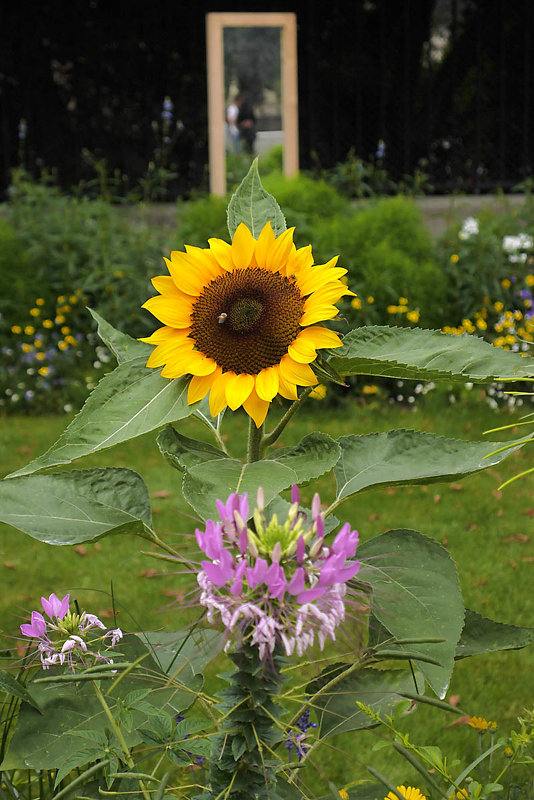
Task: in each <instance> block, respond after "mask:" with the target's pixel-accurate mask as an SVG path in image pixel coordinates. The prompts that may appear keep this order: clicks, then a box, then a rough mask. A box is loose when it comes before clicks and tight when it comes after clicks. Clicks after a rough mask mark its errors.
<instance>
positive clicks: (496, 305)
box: [493, 300, 504, 311]
mask: <svg viewBox="0 0 534 800" xmlns="http://www.w3.org/2000/svg"><path fill="white" fill-rule="evenodd" d="M493 308H494V309H495V311H502V310H503V308H504V304H503V303H501V301H500V300H497V302H496V303H494V304H493Z"/></svg>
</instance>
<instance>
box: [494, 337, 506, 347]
mask: <svg viewBox="0 0 534 800" xmlns="http://www.w3.org/2000/svg"><path fill="white" fill-rule="evenodd" d="M503 344H506V339H505V338H504V336H498V337H497V338H496V339H495V340H494V342H493V345H494V347H502V346H503Z"/></svg>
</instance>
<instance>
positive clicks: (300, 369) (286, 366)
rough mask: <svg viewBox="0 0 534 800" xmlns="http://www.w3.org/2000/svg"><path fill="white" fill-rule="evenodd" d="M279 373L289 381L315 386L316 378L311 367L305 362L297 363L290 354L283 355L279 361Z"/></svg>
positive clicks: (300, 384)
mask: <svg viewBox="0 0 534 800" xmlns="http://www.w3.org/2000/svg"><path fill="white" fill-rule="evenodd" d="M280 375H281V376H282V377H283V378H285V380H286V381H289V382H290V383H296V384H298V385H299V386H315V384H316V383H317V378H316V377H315V373H314V371H313V370H312V368H311V367H309V366H308V365H307V364H299V363H298V361H295V360H294V359H292V358H291V356H289V355H288V356H284V357H283V358H282V360H281V361H280Z"/></svg>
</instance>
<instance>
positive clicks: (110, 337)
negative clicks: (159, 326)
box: [87, 308, 154, 364]
mask: <svg viewBox="0 0 534 800" xmlns="http://www.w3.org/2000/svg"><path fill="white" fill-rule="evenodd" d="M87 310H88V311H89V313H90V314H91V316H92V317H93V319H94V321H95V322H96V323H97V329H96V332H97V333H98V335H99V336H100V338H101V339H102V341H103V342H104V344H105V345H107V346H108V347H109V349H110V350H111V352H112V353H113V355H114V356H115V358H116V359H117V362H118V363H119V364H122V363H123V362H124V361H131V360H132V358H136V357H137V356H139V357H141V356H142V357H143V358H144V359H145V361H146V360H148V357H149V355H150V353H151V352H152V351H153V349H154V347H153V345H150V344H147V343H146V342H140V341H138V340H137V339H132V337H131V336H128V334H127V333H123V332H122V331H119V330H117V328H114V327H113V325H110V323H109V322H107V321H106V320H105V319H104V318H103V317H101V316H100V314H99V313H98V312H97V311H94V310H93V309H92V308H88V309H87Z"/></svg>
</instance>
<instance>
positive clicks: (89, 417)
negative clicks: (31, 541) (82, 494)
mask: <svg viewBox="0 0 534 800" xmlns="http://www.w3.org/2000/svg"><path fill="white" fill-rule="evenodd" d="M145 361H146V359H145V357H144V356H142V357H138V356H136V357H135V358H132V359H131V361H126V362H124V363H123V364H120V365H119V366H118V367H117V368H116V369H115V370H114V371H113V372H110V373H108V374H107V375H105V376H104V378H102V380H101V381H100V383H99V384H98V386H97V387H96V389H95V390H94V391H93V392H92V393H91V394H90V395H89V397H88V398H87V400H86V402H85V405H84V406H83V408H82V410H81V411H80V412H79V413H78V414H77V415H76V417H75V418H74V419H73V420H72V422H71V424H70V425H69V426H68V428H67V429H66V430H65V431H64V432H63V433H62V434H61V436H60V437H59V439H58V440H57V442H56V443H55V444H53V445H52V447H51V448H50V449H49V450H47V452H46V453H43V455H42V456H39V457H38V458H36V459H34V460H33V461H31V462H30V463H29V464H28V465H27V466H25V467H22V469H19V470H17V471H16V472H13V473H12V474H11V475H10V476H8V477H10V478H11V477H15V476H19V475H29V474H31V473H32V472H37V471H38V470H41V469H45V468H46V467H53V466H55V465H56V464H70V462H71V461H73V460H74V459H76V458H81V457H82V456H86V455H89V453H96V452H98V451H99V450H105V449H106V448H108V447H112V446H113V445H115V444H119V443H120V442H126V441H128V439H134V438H135V437H136V436H141V435H142V434H143V433H148V431H152V430H154V429H155V428H161V427H162V426H163V425H166V424H167V423H168V422H175V421H176V420H179V419H183V418H184V417H187V416H189V415H190V414H192V413H193V411H194V410H195V408H196V405H197V404H195V405H192V406H190V405H188V404H187V387H188V384H189V378H187V377H183V378H177V379H176V380H168V379H167V378H162V377H161V375H159V373H158V372H157V371H156V370H153V369H147V368H146V367H145Z"/></svg>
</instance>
